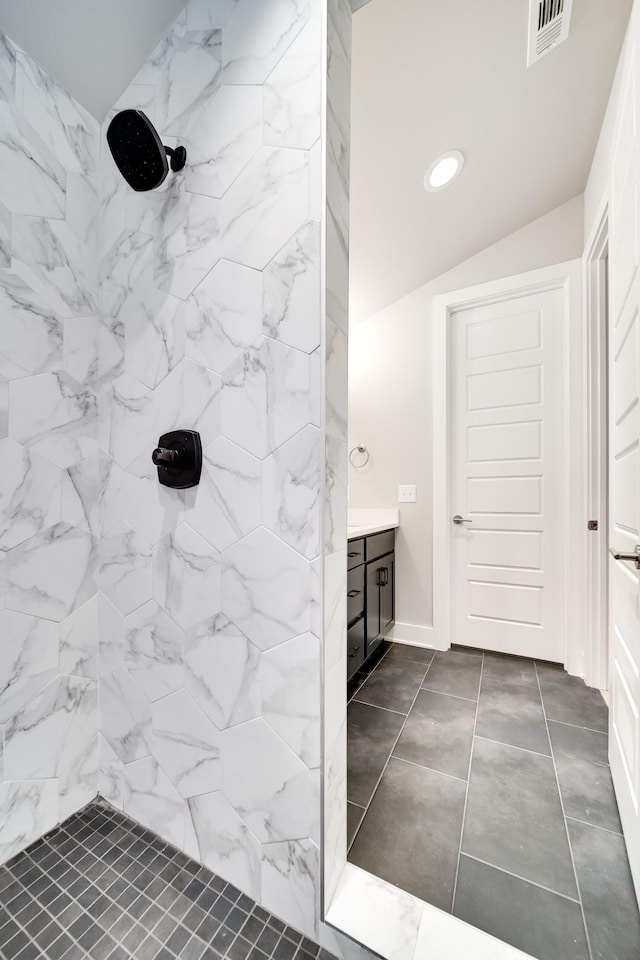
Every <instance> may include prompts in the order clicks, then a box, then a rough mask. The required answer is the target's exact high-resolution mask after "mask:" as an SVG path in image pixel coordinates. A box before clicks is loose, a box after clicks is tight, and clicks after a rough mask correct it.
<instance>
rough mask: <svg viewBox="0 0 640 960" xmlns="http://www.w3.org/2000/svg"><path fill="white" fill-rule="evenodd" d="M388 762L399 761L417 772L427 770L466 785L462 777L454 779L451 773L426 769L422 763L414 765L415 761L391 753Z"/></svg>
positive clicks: (430, 768)
mask: <svg viewBox="0 0 640 960" xmlns="http://www.w3.org/2000/svg"><path fill="white" fill-rule="evenodd" d="M389 759H390V760H400V762H401V763H408V764H410V765H411V766H412V767H418V769H419V770H429V771H430V772H431V773H437V774H439V776H441V777H447V778H448V779H449V780H457V781H458V783H466V782H467V781H466V780H463V778H462V777H454V775H453V774H452V773H445V772H444V771H443V770H436V768H435V767H427V766H426V765H425V764H424V763H416V762H415V760H407V758H406V757H398V756H396V754H395V753H392V754H391V756H390V757H389Z"/></svg>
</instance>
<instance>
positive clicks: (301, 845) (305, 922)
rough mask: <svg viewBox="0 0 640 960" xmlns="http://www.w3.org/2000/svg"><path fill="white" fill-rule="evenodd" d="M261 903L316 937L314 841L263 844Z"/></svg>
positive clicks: (317, 860)
mask: <svg viewBox="0 0 640 960" xmlns="http://www.w3.org/2000/svg"><path fill="white" fill-rule="evenodd" d="M262 906H263V907H264V908H265V909H266V910H270V911H271V913H274V914H275V915H276V916H277V917H280V918H281V919H282V920H284V921H286V923H288V924H290V925H291V926H292V927H294V928H295V929H296V930H300V931H301V932H302V933H304V934H305V935H306V936H307V937H311V938H312V939H313V940H317V939H318V921H319V917H320V851H319V850H318V848H317V846H316V845H315V843H313V842H312V841H311V840H294V841H288V842H286V843H268V844H266V846H265V847H263V859H262Z"/></svg>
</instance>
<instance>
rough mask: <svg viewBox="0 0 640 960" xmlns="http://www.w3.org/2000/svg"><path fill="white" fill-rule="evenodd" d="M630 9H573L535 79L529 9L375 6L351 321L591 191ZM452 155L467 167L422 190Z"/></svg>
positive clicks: (356, 144) (597, 5)
mask: <svg viewBox="0 0 640 960" xmlns="http://www.w3.org/2000/svg"><path fill="white" fill-rule="evenodd" d="M352 2H353V4H354V6H358V5H362V0H352ZM631 5H632V0H605V2H603V0H574V4H573V19H572V26H571V34H570V37H569V39H568V40H567V41H566V42H565V43H564V44H562V45H560V46H559V47H558V48H557V49H556V50H554V51H553V52H551V53H550V54H549V55H548V56H546V57H545V58H544V59H543V60H541V61H540V62H539V63H537V64H536V65H534V66H533V67H532V68H531V69H527V66H526V42H527V17H528V7H529V3H528V0H490V2H479V0H445V2H436V0H371V2H369V3H365V5H364V6H362V9H360V10H358V12H357V13H355V14H354V17H353V74H352V77H353V87H352V154H351V197H352V206H351V316H352V318H353V319H354V320H359V319H362V318H363V317H367V316H370V315H371V314H372V313H375V312H377V311H378V310H380V309H382V308H383V307H385V306H387V305H388V304H389V303H392V302H393V301H394V300H396V299H398V298H399V297H402V296H404V295H405V294H407V293H409V292H410V291H411V290H414V289H416V288H417V287H419V286H421V285H422V284H424V283H426V282H428V281H429V280H431V279H433V278H434V277H437V276H439V275H440V274H441V273H444V272H445V271H446V270H448V269H450V268H451V267H453V266H455V265H456V264H458V263H460V262H462V261H463V260H466V259H467V258H468V257H470V256H473V255H474V254H475V253H477V252H479V251H480V250H483V249H484V248H485V247H487V246H488V245H489V244H492V243H495V242H496V241H497V240H499V239H501V238H502V237H505V236H507V235H508V234H509V233H512V232H513V231H514V230H517V229H519V228H520V227H522V226H524V225H525V224H527V223H529V222H530V221H531V220H534V219H535V218H537V217H540V216H542V215H543V214H545V213H547V212H548V211H549V210H552V209H553V208H554V207H556V206H558V205H559V204H561V203H564V202H565V201H567V200H569V199H570V198H572V197H574V196H576V195H577V194H580V193H581V192H582V191H583V190H584V187H585V184H586V180H587V176H588V173H589V168H590V165H591V160H592V157H593V153H594V150H595V146H596V143H597V138H598V133H599V130H600V126H601V123H602V118H603V115H604V110H605V107H606V103H607V99H608V95H609V90H610V87H611V82H612V80H613V75H614V72H615V67H616V63H617V60H618V56H619V53H620V49H621V46H622V41H623V37H624V32H625V28H626V23H627V20H628V16H629V13H630V9H631ZM448 149H459V150H462V152H463V153H464V154H465V157H466V165H465V168H464V170H463V172H462V174H461V176H460V177H459V178H458V180H456V182H455V183H454V184H452V186H451V187H450V188H449V189H448V190H444V191H442V192H441V193H426V192H425V191H424V189H423V188H422V180H423V177H424V174H425V171H426V169H427V167H428V166H429V164H430V163H431V161H432V160H433V159H435V157H437V156H438V155H439V154H441V153H443V152H444V151H445V150H448Z"/></svg>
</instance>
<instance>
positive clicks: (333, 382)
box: [325, 318, 349, 440]
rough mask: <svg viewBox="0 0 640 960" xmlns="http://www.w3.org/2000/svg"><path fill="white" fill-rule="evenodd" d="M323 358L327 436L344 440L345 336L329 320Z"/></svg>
mask: <svg viewBox="0 0 640 960" xmlns="http://www.w3.org/2000/svg"><path fill="white" fill-rule="evenodd" d="M325 357H326V368H325V369H326V382H325V394H326V431H327V435H328V436H329V437H336V438H337V439H339V440H346V439H347V415H348V383H349V376H348V344H347V336H346V334H345V333H343V331H342V330H340V329H339V328H338V327H337V326H336V325H335V323H333V321H332V320H330V319H329V318H327V320H326V328H325Z"/></svg>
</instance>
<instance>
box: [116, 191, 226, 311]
mask: <svg viewBox="0 0 640 960" xmlns="http://www.w3.org/2000/svg"><path fill="white" fill-rule="evenodd" d="M183 176H184V175H183V174H177V177H178V178H180V179H176V180H175V181H171V183H170V184H169V186H168V188H167V190H165V191H164V192H160V193H149V194H140V193H138V194H128V196H127V221H128V225H129V227H130V228H131V229H133V230H139V231H141V232H143V233H150V234H151V235H152V236H153V239H154V244H153V250H154V257H153V271H154V278H155V285H156V287H158V288H159V289H160V290H164V291H166V293H171V294H173V296H175V297H179V298H180V299H181V300H186V299H187V297H188V296H189V295H190V294H191V293H192V292H193V291H194V290H195V288H196V287H197V285H198V284H199V283H200V281H201V280H203V279H204V277H205V276H206V274H207V273H208V272H209V270H210V269H211V267H212V266H213V265H214V264H215V263H216V261H217V260H219V258H220V256H221V255H222V237H221V233H222V225H221V210H220V201H218V200H214V199H213V198H212V197H205V196H202V195H200V194H195V193H188V192H187V191H186V190H185V189H184V187H183V185H182V178H183Z"/></svg>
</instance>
